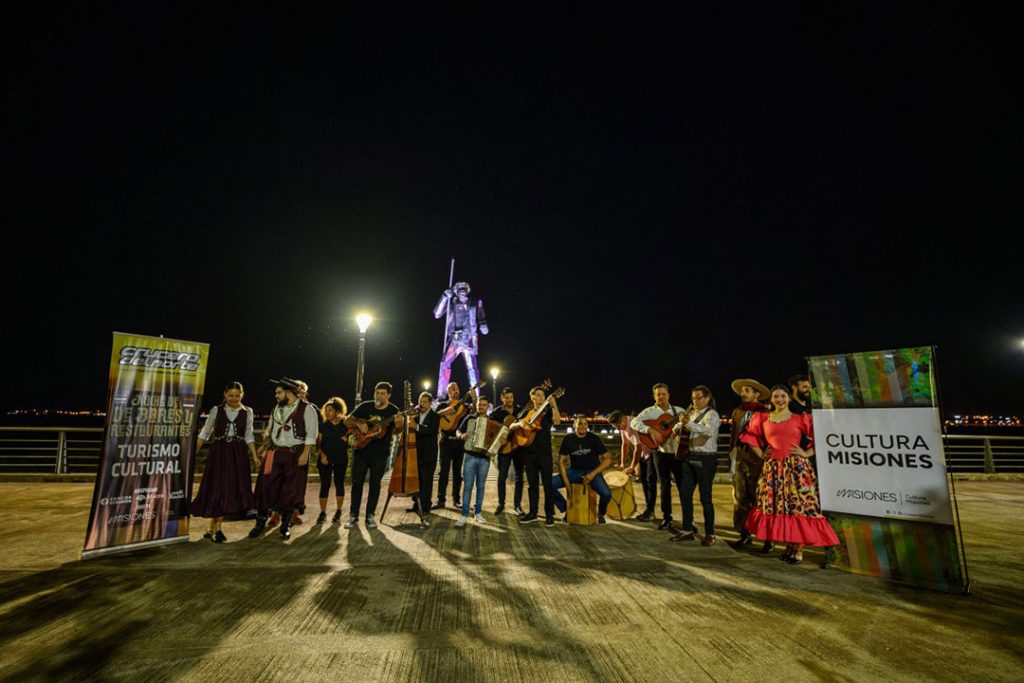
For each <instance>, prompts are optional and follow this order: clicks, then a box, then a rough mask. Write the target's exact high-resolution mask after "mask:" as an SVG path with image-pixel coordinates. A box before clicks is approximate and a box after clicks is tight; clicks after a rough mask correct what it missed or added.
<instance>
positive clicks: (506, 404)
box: [488, 387, 524, 515]
mask: <svg viewBox="0 0 1024 683" xmlns="http://www.w3.org/2000/svg"><path fill="white" fill-rule="evenodd" d="M488 417H490V418H491V419H492V420H496V421H498V422H502V423H504V422H505V419H506V418H508V417H511V418H512V420H513V421H514V420H515V417H516V397H515V394H513V393H512V388H511V387H505V388H504V389H502V390H501V405H500V406H498V407H497V408H495V409H494V410H492V411H491V414H490V415H488ZM509 442H512V443H513V446H512V450H511V451H510V452H509V453H506V454H499V455H498V507H497V508H496V509H495V510H494V514H496V515H500V514H501V513H503V512H504V511H505V489H506V484H507V483H508V470H509V467H510V466H513V465H514V466H515V477H516V483H515V489H514V490H513V492H512V504H513V506H514V509H515V513H516V514H517V515H522V514H524V513H523V474H524V465H523V454H522V453H520V452H519V449H518V448H516V447H515V445H514V442H513V439H512V435H511V434H509Z"/></svg>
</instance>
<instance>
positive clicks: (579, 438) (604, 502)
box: [551, 415, 612, 524]
mask: <svg viewBox="0 0 1024 683" xmlns="http://www.w3.org/2000/svg"><path fill="white" fill-rule="evenodd" d="M558 454H559V456H561V457H559V459H558V472H559V474H557V475H555V477H554V479H552V480H551V489H552V491H553V492H554V499H555V507H557V508H558V509H559V510H561V511H562V512H565V498H564V497H562V494H561V492H560V491H559V490H558V489H560V488H562V487H563V486H564V487H565V492H566V495H567V496H569V498H570V500H571V499H572V487H571V486H569V485H568V484H566V482H569V483H572V484H583V485H584V486H590V488H592V489H594V491H595V492H596V493H597V497H598V504H597V523H598V524H605V523H606V522H605V519H604V515H605V512H607V511H608V501H610V500H611V499H612V492H611V489H609V488H608V484H606V483H605V481H604V475H602V474H601V473H602V472H604V471H605V470H606V469H608V468H609V467H610V466H611V464H612V456H611V455H609V454H608V449H607V448H605V447H604V443H603V442H602V441H601V437H599V436H598V435H597V434H594V433H593V432H591V431H590V422H589V420H587V418H586V416H584V415H580V416H578V417H577V418H576V420H575V422H573V433H572V434H567V435H566V437H565V439H563V440H562V447H561V448H559V449H558Z"/></svg>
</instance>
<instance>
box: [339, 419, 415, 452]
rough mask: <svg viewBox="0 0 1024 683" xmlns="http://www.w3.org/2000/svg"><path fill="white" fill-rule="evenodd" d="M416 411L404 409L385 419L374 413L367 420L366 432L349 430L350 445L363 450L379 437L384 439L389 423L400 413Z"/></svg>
mask: <svg viewBox="0 0 1024 683" xmlns="http://www.w3.org/2000/svg"><path fill="white" fill-rule="evenodd" d="M415 412H416V410H415V409H412V410H403V411H401V412H399V413H395V414H394V415H392V416H390V417H386V418H384V419H383V420H382V419H380V417H378V416H376V415H374V416H373V417H371V418H370V419H369V420H367V421H366V424H367V427H368V428H367V430H366V433H365V434H363V433H362V432H361V431H359V430H358V429H353V430H352V431H350V432H349V445H350V446H352V450H355V451H361V450H363V449H364V448H366V447H367V446H369V445H370V444H371V443H372V442H374V441H376V440H377V439H383V438H384V435H385V434H386V433H387V431H388V425H390V424H391V423H392V422H394V421H395V418H397V417H398V416H399V415H412V414H413V413H415Z"/></svg>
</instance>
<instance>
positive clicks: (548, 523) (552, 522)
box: [544, 517, 555, 526]
mask: <svg viewBox="0 0 1024 683" xmlns="http://www.w3.org/2000/svg"><path fill="white" fill-rule="evenodd" d="M554 525H555V518H554V517H548V518H547V519H545V520H544V526H554Z"/></svg>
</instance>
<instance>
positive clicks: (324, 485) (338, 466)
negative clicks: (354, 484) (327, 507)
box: [316, 453, 348, 498]
mask: <svg viewBox="0 0 1024 683" xmlns="http://www.w3.org/2000/svg"><path fill="white" fill-rule="evenodd" d="M347 469H348V454H347V453H346V454H345V455H342V456H340V457H339V458H338V459H337V461H335V462H329V463H327V464H326V465H325V464H323V463H318V464H317V467H316V471H317V472H319V473H320V497H321V498H326V497H327V496H328V495H330V493H331V478H332V477H333V478H334V491H335V494H334V495H335V496H337V497H338V498H343V497H344V496H345V470H347Z"/></svg>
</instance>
